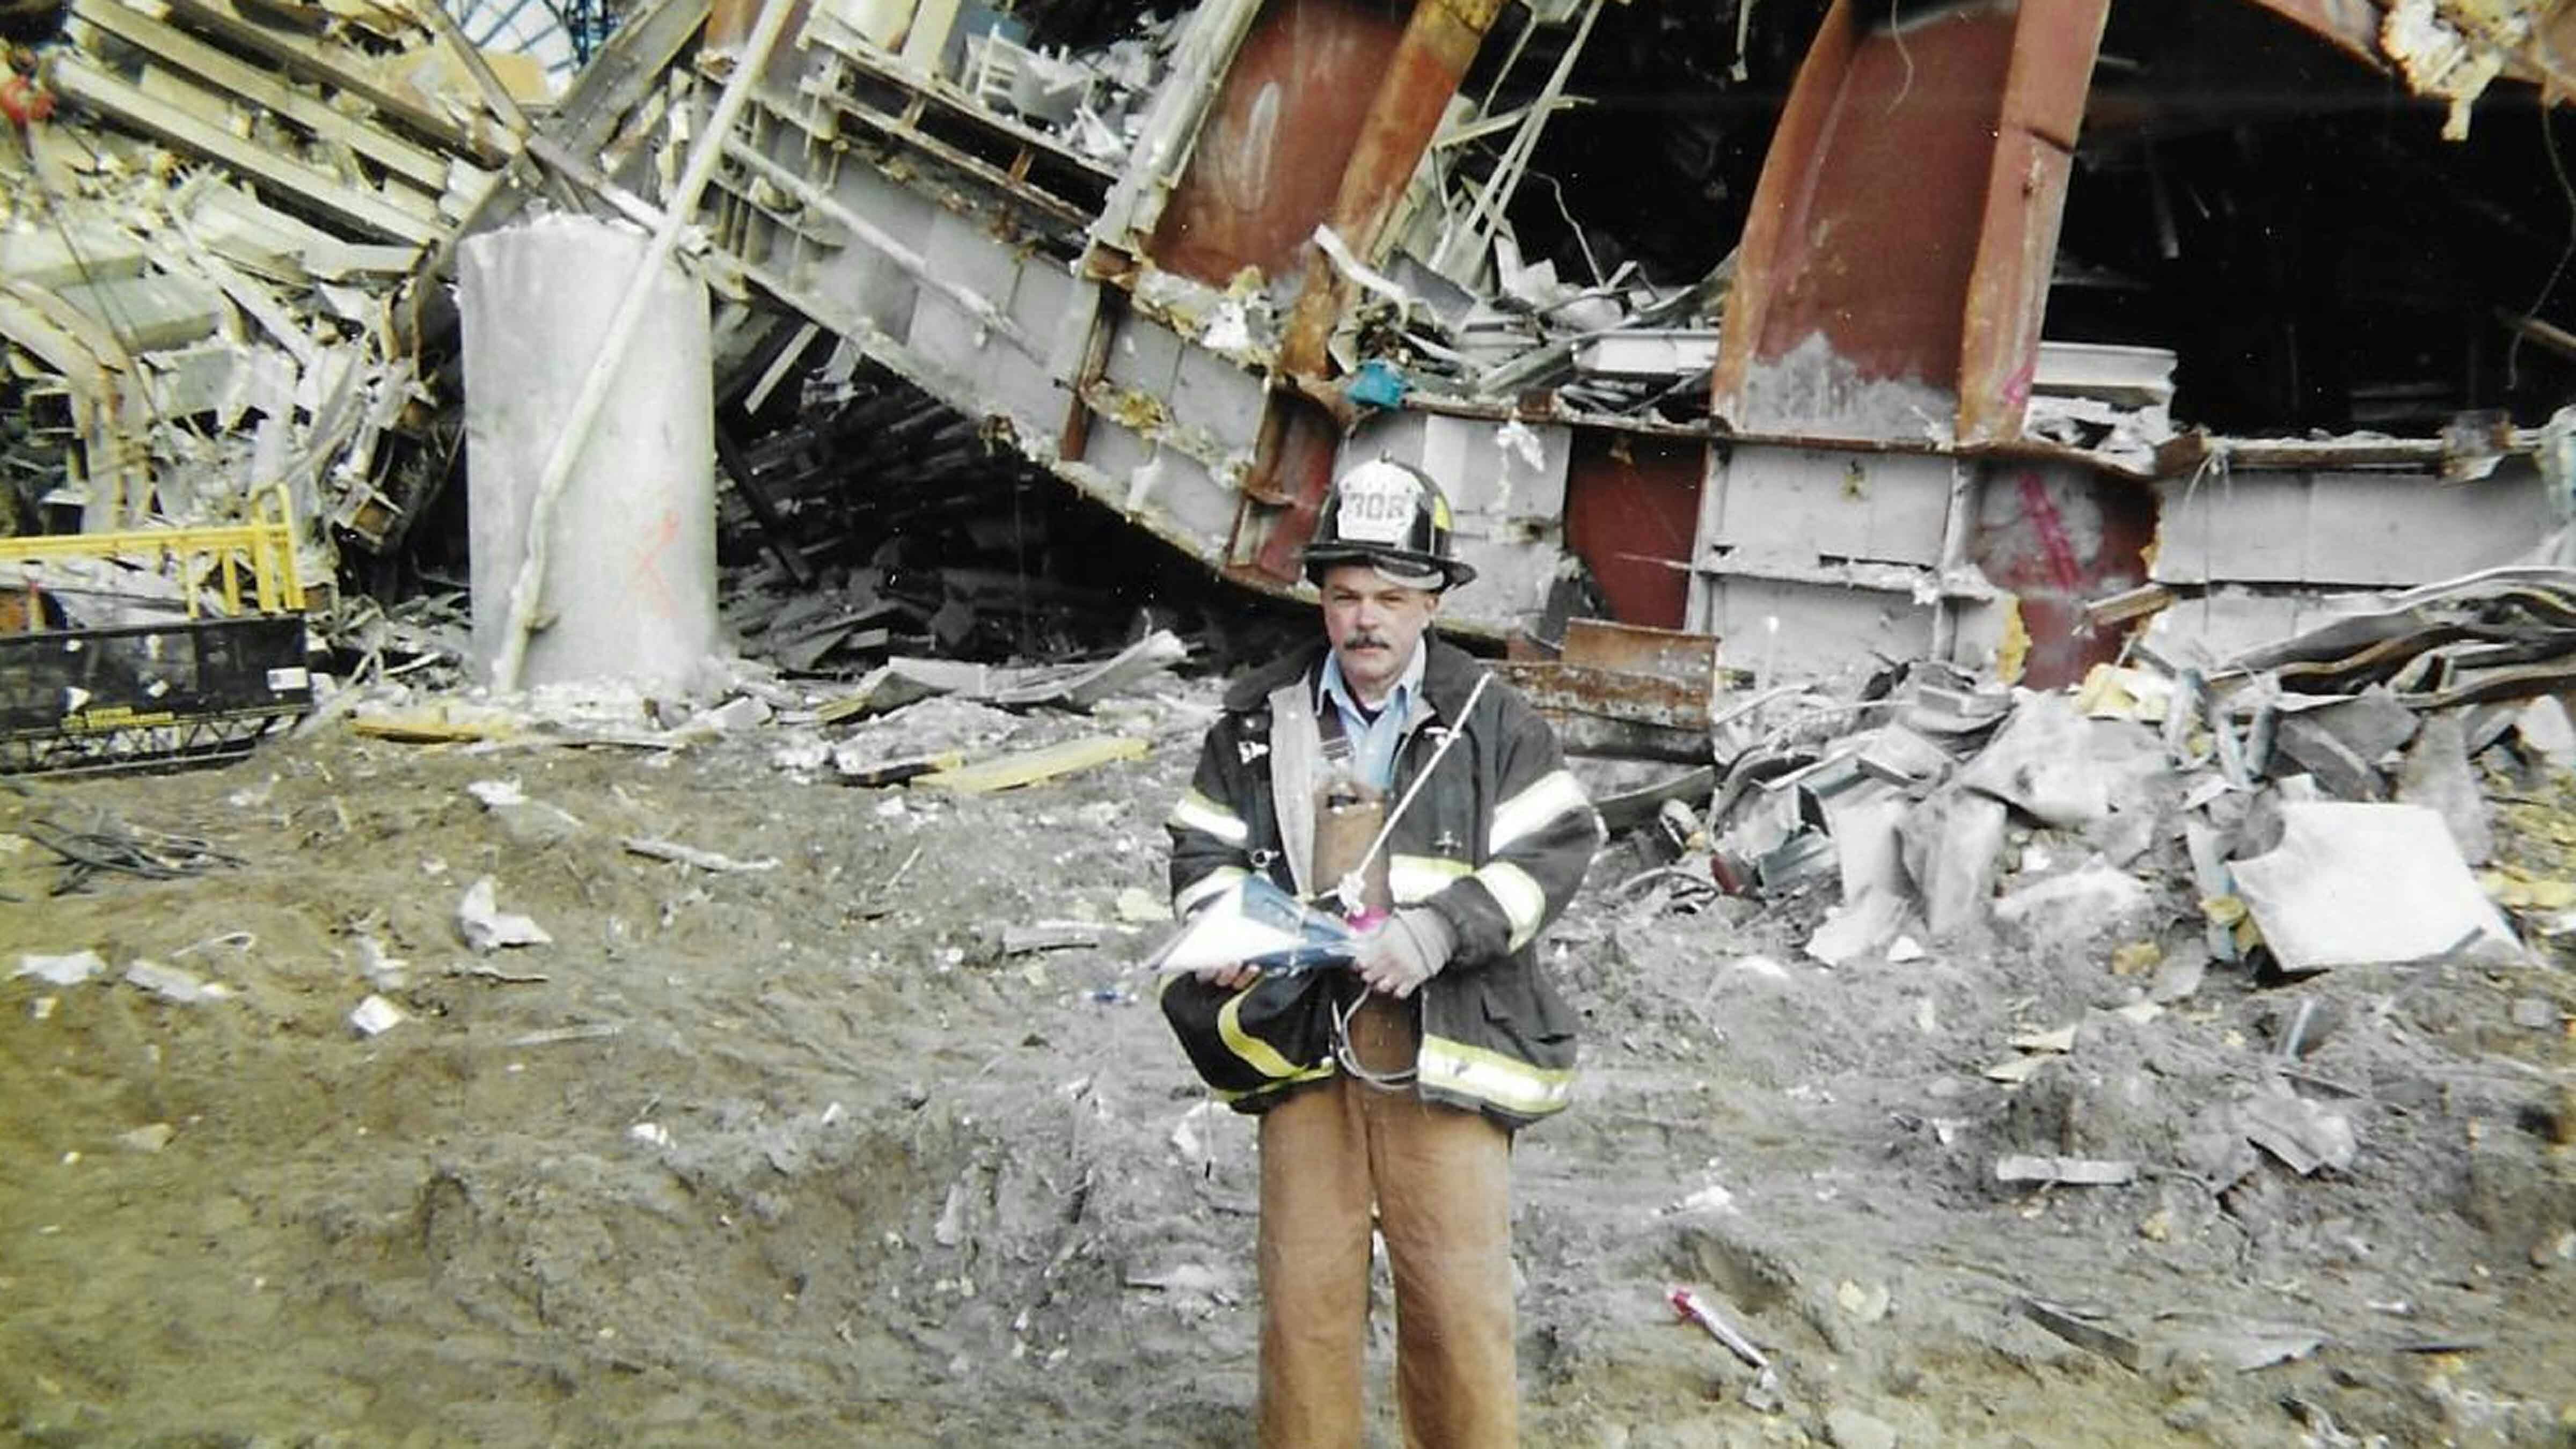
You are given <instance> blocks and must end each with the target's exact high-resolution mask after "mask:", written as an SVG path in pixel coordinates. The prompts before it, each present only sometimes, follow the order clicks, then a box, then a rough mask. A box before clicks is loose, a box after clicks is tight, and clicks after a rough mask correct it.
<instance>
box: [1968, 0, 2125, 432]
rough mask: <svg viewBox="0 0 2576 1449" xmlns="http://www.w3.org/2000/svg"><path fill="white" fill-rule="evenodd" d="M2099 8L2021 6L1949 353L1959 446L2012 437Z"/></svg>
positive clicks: (2042, 2)
mask: <svg viewBox="0 0 2576 1449" xmlns="http://www.w3.org/2000/svg"><path fill="white" fill-rule="evenodd" d="M2110 9H2111V5H2110V0H2022V5H2021V15H2020V20H2019V23H2018V24H2017V25H2016V26H2015V27H2014V29H2013V50H2012V66H2011V69H2010V70H2009V71H2008V72H2007V73H2006V75H2005V78H2004V97H2003V113H2002V117H2001V123H2000V124H1999V125H1998V126H1997V127H1996V129H1995V150H1994V165H1993V168H1992V170H1990V171H1989V172H1988V173H1987V181H1986V209H1985V217H1984V220H1983V224H1982V225H1981V227H1980V228H1979V236H1978V244H1977V264H1976V270H1975V271H1974V272H1973V273H1972V274H1971V275H1970V276H1969V278H1968V300H1967V310H1966V318H1965V322H1966V325H1965V326H1964V327H1963V328H1962V329H1961V330H1962V333H1963V335H1962V337H1961V340H1960V347H1959V437H1960V439H1961V440H1962V441H1967V442H1990V441H1994V440H1997V439H2003V438H2014V437H2019V436H2020V435H2021V428H2022V419H2023V417H2024V415H2025V414H2026V413H2027V412H2028V411H2029V409H2030V389H2031V380H2032V377H2033V375H2034V374H2035V373H2036V372H2037V371H2038V369H2039V329H2040V324H2041V321H2042V320H2043V318H2044V316H2045V314H2046V312H2047V310H2048V284H2049V280H2050V278H2051V277H2052V276H2053V275H2054V274H2055V272H2056V270H2057V235H2058V226H2059V224H2060V223H2061V222H2062V221H2064V220H2065V217H2066V184H2067V178H2068V176H2069V174H2070V173H2071V172H2072V171H2073V170H2074V166H2075V138H2076V133H2077V132H2078V131H2079V130H2080V129H2081V128H2082V127H2083V124H2084V98H2085V96H2086V95H2088V94H2089V93H2090V92H2091V90H2092V87H2093V60H2094V57H2095V56H2096V55H2097V54H2099V52H2100V51H2101V48H2102V26H2103V23H2104V21H2105V20H2107V19H2108V18H2109V15H2110Z"/></svg>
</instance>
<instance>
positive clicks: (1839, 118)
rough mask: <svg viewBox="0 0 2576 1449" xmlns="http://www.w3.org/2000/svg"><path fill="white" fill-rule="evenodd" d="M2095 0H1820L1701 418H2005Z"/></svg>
mask: <svg viewBox="0 0 2576 1449" xmlns="http://www.w3.org/2000/svg"><path fill="white" fill-rule="evenodd" d="M2108 9H2109V0H2022V3H2020V4H2018V5H1990V6H1979V7H1969V8H1964V9H1956V10H1950V11H1945V12H1940V13H1936V14H1932V15H1928V16H1925V17H1922V18H1920V19H1916V20H1911V21H1908V22H1906V23H1904V24H1901V25H1899V26H1896V27H1894V28H1885V27H1881V28H1877V29H1872V30H1869V31H1867V32H1864V31H1863V30H1862V29H1861V26H1860V15H1859V10H1860V7H1859V6H1858V5H1856V4H1855V0H1835V4H1834V7H1833V9H1832V10H1831V11H1830V12H1829V13H1828V14H1827V16H1826V18H1825V22H1824V25H1823V28H1822V29H1821V31H1820V32H1819V34H1818V36H1817V39H1816V42H1815V44H1814V45H1813V46H1812V47H1811V48H1810V49H1809V51H1808V55H1807V59H1806V61H1805V63H1804V64H1803V65H1802V66H1801V67H1800V68H1799V72H1798V78H1797V81H1796V84H1795V85H1794V87H1793V88H1792V90H1791V93H1790V98H1789V103H1788V106H1787V108H1786V109H1785V110H1784V112H1783V114H1782V117H1781V122H1780V126H1779V128H1778V130H1777V131H1776V132H1775V134H1774V138H1773V141H1772V146H1771V151H1770V154H1769V157H1768V158H1767V159H1766V161H1765V162H1764V165H1763V171H1762V180H1761V182H1760V184H1759V185H1758V187H1757V188H1756V190H1755V192H1754V203H1753V209H1752V213H1751V216H1750V217H1749V219H1748V221H1747V224H1746V227H1745V231H1744V237H1743V242H1742V247H1741V250H1740V252H1739V254H1738V264H1737V272H1736V280H1735V285H1734V287H1733V289H1732V291H1731V292H1730V293H1729V296H1728V305H1727V315H1726V322H1725V325H1724V327H1723V328H1722V329H1721V332H1720V337H1721V341H1720V344H1719V351H1718V361H1717V366H1716V368H1715V370H1714V374H1713V376H1712V378H1711V401H1712V404H1713V406H1714V408H1715V410H1716V412H1717V415H1718V416H1719V417H1720V418H1722V419H1724V420H1726V421H1727V422H1728V423H1730V424H1731V425H1733V426H1735V427H1736V428H1737V429H1739V430H1751V431H1764V432H1781V431H1803V430H1808V429H1813V430H1816V431H1820V432H1834V433H1840V434H1842V435H1844V436H1888V435H1893V434H1894V433H1898V432H1911V431H1917V430H1919V428H1920V426H1921V418H1920V414H1921V413H1923V412H1925V411H1932V410H1936V409H1937V410H1939V411H1942V412H1949V413H1951V414H1952V416H1951V417H1948V418H1943V419H1941V421H1943V422H1949V423H1953V424H1954V425H1956V424H1957V423H1959V422H1960V421H1962V420H1963V419H1964V421H1965V423H1966V424H1967V428H1966V429H1964V430H1963V432H1962V435H1963V436H1968V437H1972V438H1975V439H1978V440H1990V439H1992V438H1994V437H1998V436H2005V435H2008V434H2009V432H2010V430H2012V429H2016V428H2018V426H2019V422H2020V416H2021V410H2022V401H2023V399H2022V397H2021V396H2020V394H2026V393H2027V390H2028V380H2027V376H2026V370H2027V367H2028V365H2029V363H2030V362H2031V360H2032V359H2033V358H2035V357H2036V356H2037V346H2038V327H2039V317H2040V309H2041V308H2042V306H2043V305H2044V303H2045V301H2046V297H2047V289H2048V280H2049V269H2050V264H2051V261H2052V254H2053V251H2054V248H2055V244H2056V238H2057V228H2058V222H2059V219H2060V216H2061V215H2062V213H2063V210H2064V205H2065V190H2066V172H2067V158H2068V153H2069V152H2070V151H2071V149H2072V147H2073V144H2074V139H2075V135H2076V131H2077V128H2078V126H2079V125H2080V123H2081V121H2082V119H2083V111H2084V99H2085V96H2086V93H2087V91H2088V89H2089V87H2090V83H2091V76H2092V68H2093V60H2094V55H2095V52H2096V51H2097V50H2098V48H2099V46H2100V43H2101V34H2102V25H2103V22H2104V19H2105V18H2106V16H2107V13H2108Z"/></svg>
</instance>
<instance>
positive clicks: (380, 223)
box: [53, 51, 439, 245]
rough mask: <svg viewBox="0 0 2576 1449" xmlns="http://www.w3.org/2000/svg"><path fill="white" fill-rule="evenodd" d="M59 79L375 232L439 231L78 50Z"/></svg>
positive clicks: (78, 95)
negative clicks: (208, 120) (196, 113)
mask: <svg viewBox="0 0 2576 1449" xmlns="http://www.w3.org/2000/svg"><path fill="white" fill-rule="evenodd" d="M53 80H54V87H55V89H56V90H58V91H60V92H61V93H62V94H63V95H64V96H65V97H67V98H69V99H72V100H75V101H79V102H81V103H83V104H85V105H88V106H92V107H94V108H96V109H98V110H100V111H103V112H105V113H107V114H108V115H110V116H113V117H115V118H117V119H119V120H123V121H127V122H130V123H131V124H133V125H136V126H140V127H141V128H143V129H144V130H146V131H149V132H151V133H152V134H153V135H156V136H159V137H160V138H162V139H163V140H165V141H169V142H171V143H172V144H174V145H178V146H184V147H186V148H187V149H189V150H191V151H194V152H196V153H197V154H199V155H201V156H205V157H208V158H210V159H212V160H216V161H220V162H222V163H224V164H225V165H227V166H230V167H232V168H233V169H234V170H236V171H239V172H241V173H243V174H244V175H246V176H249V177H251V178H253V179H254V180H257V181H261V182H265V183H267V184H268V185H270V186H273V187H276V188H278V189H279V190H281V191H284V192H286V193H288V194H290V195H292V196H295V197H298V198H300V199H302V200H304V201H307V202H310V203H311V204H312V205H313V206H314V207H316V208H317V209H319V210H321V211H323V212H326V213H328V214H329V215H331V216H332V217H334V218H337V219H338V220H340V221H343V222H346V223H348V224H349V225H352V226H355V227H357V228H359V229H360V230H362V231H365V232H367V233H369V234H370V235H374V236H380V237H386V238H390V239H392V240H394V241H400V242H410V243H412V244H414V245H426V244H427V243H429V242H430V241H432V240H434V239H435V238H436V237H437V236H438V234H439V227H438V224H437V223H436V222H435V221H433V220H429V219H425V218H422V217H420V216H416V215H414V214H413V213H411V212H409V211H407V210H405V209H403V208H402V207H399V206H396V205H395V204H393V203H392V202H390V201H388V200H386V199H385V198H384V197H382V196H380V195H378V194H376V193H374V192H371V191H364V190H360V189H359V188H357V187H354V186H351V185H349V184H347V183H346V182H343V181H341V180H340V179H339V178H338V177H335V176H330V175H326V174H325V173H323V172H320V171H316V170H314V169H313V168H312V167H310V166H307V165H305V164H304V163H302V162H300V161H295V160H290V159H289V158H287V157H284V156H280V155H278V154H276V153H275V152H273V151H269V150H267V149H265V148H263V147H260V146H255V145H253V144H251V143H250V142H248V141H245V140H242V139H241V138H239V137H237V136H234V135H232V134H231V133H229V132H227V131H224V130H222V129H220V128H218V127H215V126H210V125H208V124H206V123H205V122H204V121H201V120H199V119H198V118H197V117H195V116H192V115H190V114H188V113H187V112H186V111H184V110H182V109H180V108H179V107H177V106H173V105H171V104H169V103H168V102H165V101H162V100H160V99H158V98H156V97H153V96H150V95H146V94H145V93H144V92H143V91H142V90H141V89H140V88H138V87H136V86H132V85H128V84H127V83H126V82H124V81H122V80H119V79H117V78H116V77H114V76H112V75H109V74H107V73H106V72H105V71H101V70H98V69H95V68H94V67H93V66H92V65H91V64H90V63H89V61H88V60H87V59H85V58H84V57H81V56H80V55H78V54H77V53H75V52H71V51H57V52H56V53H55V56H54V65H53Z"/></svg>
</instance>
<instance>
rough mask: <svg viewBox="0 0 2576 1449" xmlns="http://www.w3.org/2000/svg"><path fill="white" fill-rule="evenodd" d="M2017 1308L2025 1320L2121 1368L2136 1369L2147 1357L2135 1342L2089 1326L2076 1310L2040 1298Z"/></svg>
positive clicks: (2030, 1300) (2026, 1301)
mask: <svg viewBox="0 0 2576 1449" xmlns="http://www.w3.org/2000/svg"><path fill="white" fill-rule="evenodd" d="M2015 1306H2017V1307H2018V1308H2020V1310H2021V1313H2022V1316H2023V1317H2025V1318H2027V1319H2029V1320H2030V1321H2031V1322H2033V1323H2036V1324H2038V1325H2039V1326H2040V1327H2042V1328H2045V1329H2047V1330H2048V1331H2049V1332H2051V1333H2053V1334H2056V1335H2057V1336H2058V1337H2060V1338H2062V1339H2065V1340H2066V1341H2067V1342H2068V1343H2071V1344H2073V1345H2075V1346H2076V1347H2077V1348H2081V1349H2088V1350H2090V1351H2092V1352H2094V1353H2098V1354H2100V1355H2102V1356H2103V1357H2104V1358H2107V1359H2109V1360H2110V1361H2111V1362H2113V1363H2115V1364H2118V1365H2120V1366H2121V1367H2122V1368H2127V1369H2134V1368H2136V1367H2138V1364H2139V1362H2140V1360H2141V1359H2142V1358H2143V1357H2144V1355H2143V1354H2141V1353H2140V1352H2139V1351H2138V1341H2137V1340H2136V1339H2134V1338H2129V1337H2127V1336H2125V1335H2122V1334H2118V1333H2113V1332H2112V1331H2111V1330H2109V1329H2107V1328H2103V1327H2100V1326H2098V1325H2096V1324H2093V1323H2090V1322H2087V1321H2086V1315H2083V1314H2079V1313H2078V1312H2076V1311H2075V1310H2074V1309H2071V1308H2065V1307H2061V1306H2060V1305H2058V1304H2055V1303H2049V1302H2046V1301H2043V1300H2041V1299H2037V1298H2024V1299H2022V1300H2021V1301H2020V1303H2018V1304H2017V1305H2015Z"/></svg>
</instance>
